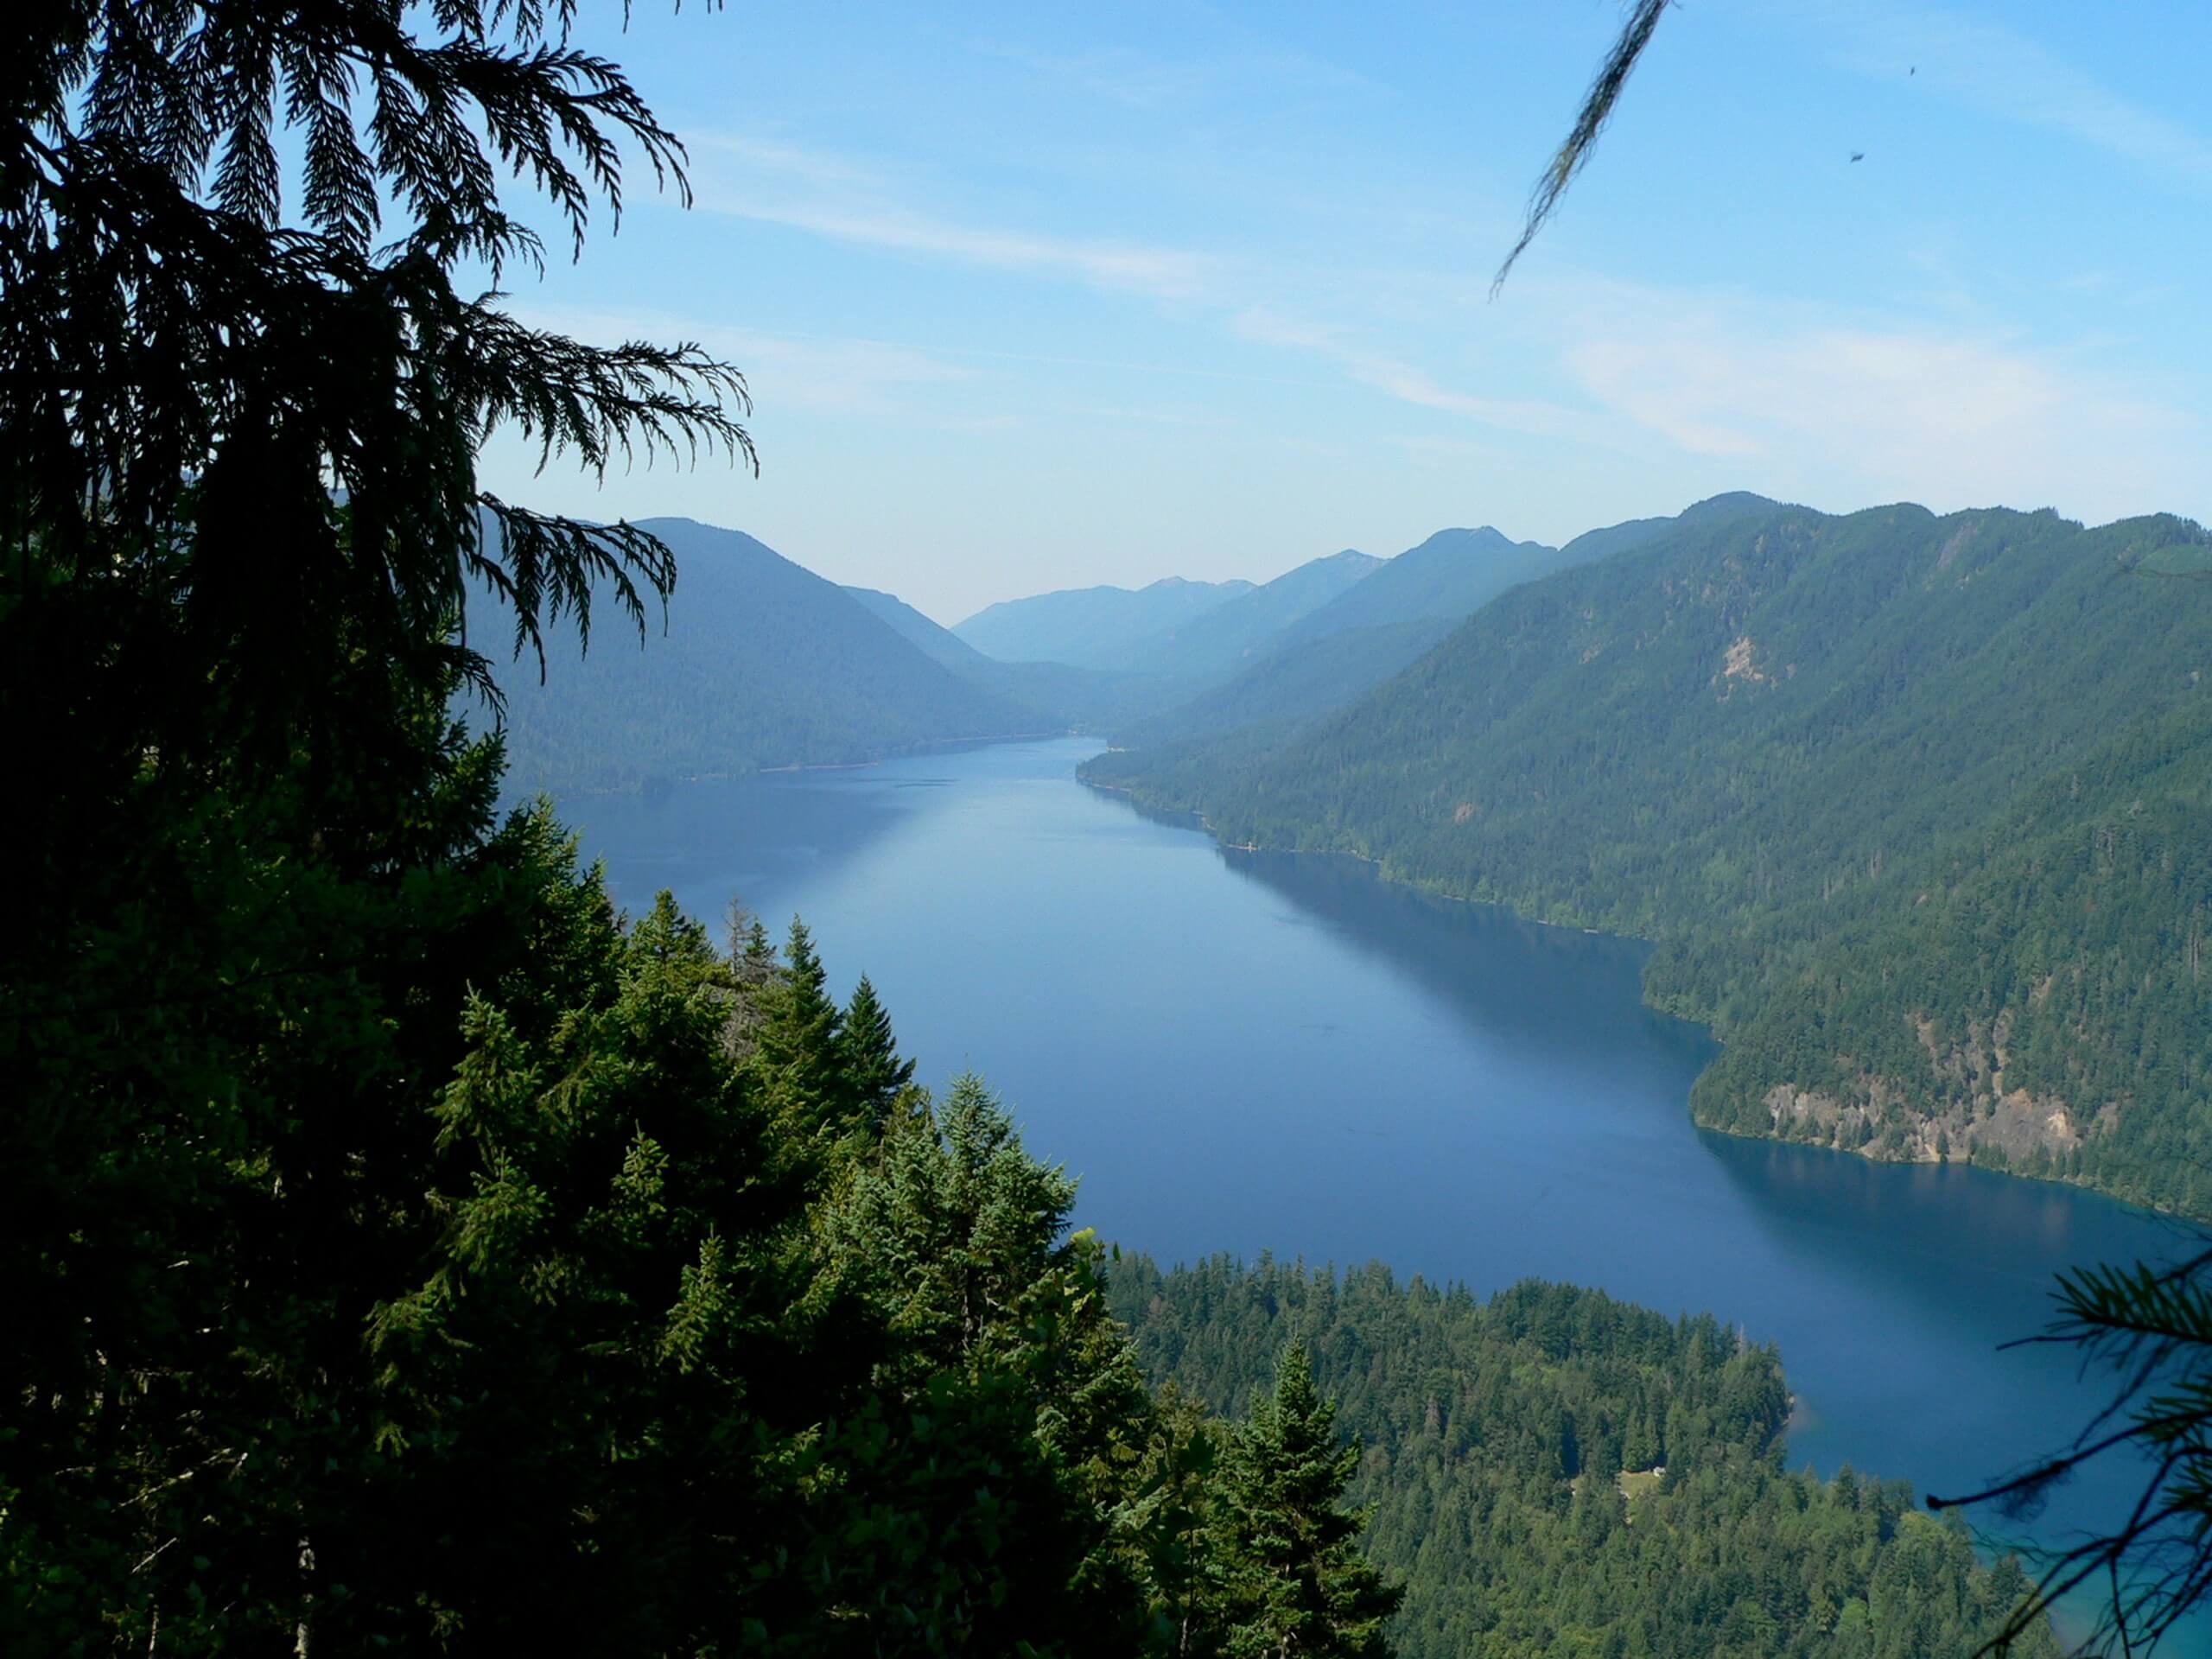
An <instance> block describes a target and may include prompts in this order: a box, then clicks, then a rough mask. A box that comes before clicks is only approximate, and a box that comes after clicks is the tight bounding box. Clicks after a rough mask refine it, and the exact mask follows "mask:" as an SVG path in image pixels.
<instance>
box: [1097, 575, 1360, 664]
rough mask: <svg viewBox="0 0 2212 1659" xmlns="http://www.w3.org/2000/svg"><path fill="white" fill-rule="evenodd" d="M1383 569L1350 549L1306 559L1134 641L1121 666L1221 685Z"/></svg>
mask: <svg viewBox="0 0 2212 1659" xmlns="http://www.w3.org/2000/svg"><path fill="white" fill-rule="evenodd" d="M1384 568H1385V567H1384V562H1383V560H1381V559H1377V558H1373V557H1370V556H1369V555H1367V554H1365V553H1361V552H1357V551H1356V550H1353V549H1351V548H1346V549H1345V550H1344V551H1343V552H1341V553H1332V554H1330V555H1329V556H1327V557H1325V558H1319V559H1308V560H1307V561H1306V563H1304V564H1301V565H1300V566H1299V567H1298V568H1297V569H1294V570H1286V571H1285V572H1283V574H1282V575H1279V576H1277V577H1276V578H1275V579H1274V581H1273V582H1265V583H1262V585H1261V586H1259V587H1257V588H1253V589H1252V590H1251V591H1250V592H1249V593H1247V594H1239V595H1238V596H1237V597H1236V598H1235V599H1232V600H1230V601H1229V602H1228V603H1227V604H1225V605H1217V606H1215V607H1213V608H1212V609H1211V610H1207V611H1204V612H1201V613H1199V614H1198V615H1197V616H1194V617H1192V618H1191V619H1190V620H1188V621H1185V622H1182V623H1179V624H1178V625H1177V626H1173V627H1172V628H1167V629H1164V630H1162V631H1161V632H1158V633H1155V634H1152V635H1149V636H1147V638H1145V639H1139V640H1137V641H1135V643H1134V644H1132V645H1130V646H1129V647H1128V651H1127V652H1126V653H1125V655H1124V657H1123V658H1122V662H1121V664H1119V665H1120V666H1122V667H1124V668H1130V669H1140V670H1142V671H1146V672H1148V673H1154V674H1160V675H1163V676H1166V677H1169V678H1172V679H1176V680H1188V681H1193V682H1199V681H1204V682H1214V681H1219V680H1221V679H1223V678H1224V677H1227V676H1228V675H1230V674H1233V673H1235V672H1236V670H1237V669H1238V667H1240V666H1241V665H1242V664H1244V663H1245V662H1247V661H1249V660H1250V659H1251V658H1253V657H1254V656H1255V654H1264V653H1265V652H1268V650H1270V649H1272V648H1273V646H1274V643H1275V641H1276V639H1277V638H1278V636H1279V635H1281V633H1282V632H1283V630H1284V629H1286V628H1287V627H1289V626H1291V625H1292V624H1293V623H1294V622H1296V621H1297V620H1299V619H1300V618H1301V617H1304V616H1307V615H1310V614H1311V613H1313V612H1314V611H1317V610H1319V609H1321V608H1322V607H1325V606H1326V605H1328V604H1330V603H1331V602H1332V601H1334V600H1336V599H1337V598H1338V597H1339V596H1340V595H1342V594H1344V593H1346V592H1347V591H1349V590H1350V589H1351V588H1354V587H1357V585H1358V584H1359V583H1360V582H1364V581H1365V580H1367V578H1368V577H1370V576H1371V575H1374V574H1375V573H1376V571H1378V570H1381V569H1384Z"/></svg>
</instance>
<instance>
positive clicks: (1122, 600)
mask: <svg viewBox="0 0 2212 1659" xmlns="http://www.w3.org/2000/svg"><path fill="white" fill-rule="evenodd" d="M1252 586H1253V585H1252V583H1250V582H1187V581H1185V579H1184V578H1182V577H1181V576H1162V577H1161V578H1160V580H1159V581H1158V582H1152V583H1150V584H1149V585H1147V586H1146V587H1143V588H1112V587H1100V588H1062V589H1060V590H1058V591H1057V592H1054V593H1049V594H1035V595H1033V597H1030V598H1027V599H1008V600H1001V601H1000V602H999V603H997V604H995V605H990V606H987V607H984V608H983V609H982V610H980V611H978V612H976V614H975V615H973V616H971V617H969V618H968V619H966V620H964V621H961V622H956V623H955V624H953V626H952V632H954V633H955V634H957V635H958V636H959V637H960V638H961V639H963V640H965V641H967V643H968V644H969V645H973V646H974V647H975V648H976V650H977V651H980V652H982V653H983V654H984V655H985V656H986V657H995V658H997V659H998V660H999V661H1001V662H1002V663H1067V664H1071V665H1073V666H1075V667H1077V668H1121V667H1125V666H1127V658H1128V652H1129V650H1130V648H1131V647H1132V646H1134V645H1136V644H1137V642H1139V641H1140V640H1144V639H1151V638H1153V637H1154V636H1156V635H1159V634H1162V633H1167V632H1172V631H1173V630H1174V629H1176V628H1179V627H1180V626H1183V625H1184V624H1185V623H1187V622H1189V621H1191V620H1192V619H1193V618H1196V617H1198V616H1200V615H1203V614H1204V613H1205V612H1207V611H1209V610H1211V609H1212V608H1213V607H1216V606H1217V605H1224V604H1227V603H1228V602H1229V601H1231V600H1233V599H1236V598H1237V597H1238V596H1239V595H1241V594H1249V593H1250V592H1251V591H1252Z"/></svg>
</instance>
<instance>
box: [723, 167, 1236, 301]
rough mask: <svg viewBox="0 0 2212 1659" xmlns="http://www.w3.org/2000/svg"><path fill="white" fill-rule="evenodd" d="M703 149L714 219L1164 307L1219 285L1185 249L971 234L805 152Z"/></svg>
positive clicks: (1013, 233) (1205, 260)
mask: <svg viewBox="0 0 2212 1659" xmlns="http://www.w3.org/2000/svg"><path fill="white" fill-rule="evenodd" d="M698 148H699V149H700V150H701V151H702V153H703V154H706V155H708V156H711V157H713V158H714V159H713V160H712V161H710V162H709V164H708V165H706V166H704V167H702V168H699V169H698V176H697V177H696V179H695V181H694V184H695V188H696V189H697V192H698V204H699V206H700V207H702V208H704V209H706V210H707V211H709V212H711V213H728V214H729V215H731V216H733V217H734V218H739V219H753V220H755V221H757V222H760V223H762V224H769V225H785V226H790V227H791V228H792V229H794V230H801V231H806V232H811V233H812V234H814V235H817V236H822V237H827V238H830V239H832V240H834V241H839V242H844V243H848V244H850V245H855V246H859V247H869V248H880V249H885V250H887V251H893V252H899V253H907V254H915V255H919V256H921V257H925V258H936V259H944V260H950V261H954V262H957V263H960V264H972V265H982V266H987V267H988V268H990V269H993V270H1032V271H1040V272H1045V273H1048V274H1055V275H1059V276H1065V277H1075V278H1077V280H1079V281H1082V282H1084V283H1089V284H1090V285H1091V286H1092V287H1095V288H1100V289H1111V290H1114V291H1116V292H1123V293H1135V294H1141V295H1145V296H1150V297H1152V298H1154V299H1160V300H1173V301H1189V300H1194V299H1198V298H1201V297H1203V296H1205V294H1206V293H1207V292H1209V291H1210V289H1211V288H1212V287H1213V286H1214V285H1215V283H1216V277H1217V264H1218V262H1217V260H1215V259H1214V258H1212V257H1210V256H1208V255H1206V254H1204V253H1198V252H1193V251H1189V250H1186V249H1181V248H1171V247H1160V246H1152V245H1145V244H1142V243H1135V242H1127V241H1118V240H1115V239H1112V238H1077V237H1066V236H1057V235H1050V234H1045V233H1041V232H1033V231H1027V230H1009V229H1003V228H1000V227H996V226H977V225H971V224H963V223H961V222H959V221H957V220H955V219H947V218H944V217H940V216H938V215H935V214H931V213H923V212H921V211H918V209H916V208H914V207H911V206H909V205H907V204H906V203H905V202H903V201H901V200H899V199H898V192H897V191H896V189H895V188H893V186H892V185H891V184H890V183H889V182H888V181H887V180H886V179H884V178H883V177H882V176H881V175H878V174H876V173H874V172H873V171H872V170H870V169H868V168H865V167H862V166H859V165H856V164H855V163H853V162H849V161H848V160H846V159H844V158H842V157H837V156H823V155H821V154H819V153H817V152H815V151H811V150H807V149H801V148H799V147H798V146H796V145H791V144H785V143H760V142H759V141H756V140H751V139H747V138H742V137H731V136H728V135H721V136H715V137H711V138H710V139H709V140H708V141H707V142H706V143H703V144H702V145H700V146H698ZM795 185H796V186H804V187H806V188H804V189H795V188H793V187H794V186H795Z"/></svg>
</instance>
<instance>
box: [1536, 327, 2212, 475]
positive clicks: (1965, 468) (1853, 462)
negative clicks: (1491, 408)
mask: <svg viewBox="0 0 2212 1659" xmlns="http://www.w3.org/2000/svg"><path fill="white" fill-rule="evenodd" d="M1575 334H1576V335H1577V336H1578V337H1577V338H1576V339H1575V340H1574V341H1573V343H1572V344H1571V345H1568V346H1567V348H1566V350H1565V353H1564V355H1565V361H1566V363H1567V366H1568V368H1569V370H1570V371H1571V372H1573V375H1574V376H1575V377H1576V378H1578V379H1579V380H1580V383H1581V384H1582V385H1583V386H1584V387H1585V388H1586V390H1587V391H1589V392H1590V394H1591V395H1592V397H1595V398H1596V399H1597V400H1598V401H1599V403H1600V404H1603V405H1604V406H1605V408H1606V409H1608V410H1611V411H1613V412H1614V413H1616V414H1617V415H1618V416H1623V417H1624V418H1625V419H1627V420H1628V421H1630V422H1632V423H1635V424H1636V425H1637V426H1640V427H1642V428H1643V429H1645V430H1646V431H1648V432H1650V433H1652V434H1655V435H1657V436H1659V437H1660V438H1662V439H1663V440H1665V441H1666V442H1669V443H1670V444H1672V445H1674V446H1675V447H1676V448H1678V449H1680V450H1682V451H1686V452H1688V454H1692V455H1698V456H1705V457H1713V458H1719V459H1723V460H1726V461H1733V462H1737V463H1740V464H1741V465H1742V467H1743V468H1744V470H1745V475H1746V477H1747V479H1751V480H1764V481H1766V482H1767V483H1768V484H1769V485H1770V486H1773V487H1778V488H1789V487H1792V486H1801V485H1802V486H1818V487H1820V488H1821V490H1822V491H1823V493H1829V494H1830V495H1831V496H1832V499H1838V500H1842V501H1859V500H1866V499H1900V498H1909V499H1916V500H1923V501H1926V502H1929V504H1930V505H1962V504H1965V503H1968V502H1990V501H2000V500H2001V501H2008V502H2012V503H2016V504H2019V505H2045V504H2049V505H2057V506H2059V507H2061V508H2062V509H2063V510H2065V511H2067V512H2074V513H2077V514H2080V515H2082V516H2084V517H2088V518H2107V517H2114V516H2118V515H2120V514H2122V513H2126V512H2139V511H2142V510H2144V508H2145V506H2146V505H2148V504H2149V503H2152V502H2154V501H2165V502H2172V501H2173V499H2174V493H2175V490H2176V488H2177V480H2180V479H2182V478H2184V477H2187V476H2189V475H2190V473H2189V467H2190V461H2189V457H2190V455H2191V454H2201V453H2202V445H2203V442H2204V441H2205V438H2206V430H2205V423H2204V420H2203V417H2202V413H2201V412H2200V411H2196V410H2184V409H2179V408H2176V407H2173V406H2171V405H2170V404H2164V403H2161V402H2159V401H2158V400H2156V399H2154V398H2152V397H2149V396H2146V395H2145V394H2143V393H2142V392H2140V391H2137V390H2135V389H2134V388H2133V387H2131V386H2129V385H2126V384H2125V383H2122V382H2120V381H2119V380H2117V379H2115V378H2111V377H2108V376H2106V375H2102V374H2099V373H2096V372H2089V371H2086V370H2082V369H2081V368H2079V367H2077V366H2075V365H2073V364H2071V363H2069V361H2067V360H2066V359H2065V358H2064V357H2063V354H2059V353H2052V352H2049V351H2040V352H2039V351H2036V350H2031V349H2028V348H2026V347H2024V346H2020V345H2019V344H2018V343H2017V342H2015V341H2013V340H2010V339H2007V338H2005V336H2003V335H2001V334H1988V333H1971V332H1963V331H1952V330H1948V329H1944V328H1938V327H1930V326H1928V325H1925V324H1916V323H1911V322H1905V321H1896V320H1889V319H1881V318H1872V319H1868V318H1839V317H1835V316H1833V315H1824V314H1822V313H1821V312H1820V311H1819V310H1817V309H1814V308H1802V307H1794V306H1782V305H1777V304H1774V303H1771V302H1759V301H1757V300H1753V299H1749V298H1742V297H1734V298H1731V297H1720V298H1714V297H1710V296H1695V295H1687V294H1681V293H1665V292H1659V291H1656V290H1648V289H1635V288H1631V287H1625V286H1615V287H1611V288H1610V289H1606V290H1605V292H1604V294H1603V295H1602V297H1601V298H1599V301H1598V302H1597V303H1595V304H1593V305H1592V307H1591V308H1590V309H1589V310H1588V311H1587V312H1586V314H1585V315H1584V316H1583V318H1582V320H1581V321H1580V322H1579V323H1578V324H1577V325H1576V327H1575Z"/></svg>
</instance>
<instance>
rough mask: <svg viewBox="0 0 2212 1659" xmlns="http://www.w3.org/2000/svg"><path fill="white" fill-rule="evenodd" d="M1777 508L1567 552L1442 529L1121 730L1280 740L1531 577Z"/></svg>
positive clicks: (1714, 506) (1661, 528)
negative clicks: (1243, 658)
mask: <svg viewBox="0 0 2212 1659" xmlns="http://www.w3.org/2000/svg"><path fill="white" fill-rule="evenodd" d="M1771 505H1774V504H1773V503H1772V502H1770V501H1767V500H1765V499H1763V498H1761V497H1759V496H1755V495H1724V496H1716V497H1714V498H1713V499H1711V500H1709V501H1702V502H1700V503H1699V504H1698V505H1695V506H1694V507H1692V508H1690V509H1689V510H1688V512H1685V513H1683V514H1682V515H1681V517H1680V518H1637V519H1632V520H1630V522H1628V523H1626V524H1611V525H1608V526H1606V527H1605V528H1604V529H1601V530H1592V531H1586V532H1584V533H1583V534H1582V535H1580V536H1578V537H1575V538H1574V539H1573V541H1571V542H1569V543H1567V545H1566V546H1565V547H1560V548H1552V547H1546V546H1544V545H1542V544H1541V543H1536V542H1518V543H1516V542H1510V541H1508V540H1507V539H1506V538H1505V537H1503V535H1501V534H1499V533H1498V532H1497V531H1495V530H1492V529H1491V528H1489V527H1488V526H1484V528H1483V529H1480V530H1444V531H1438V532H1437V533H1436V534H1435V535H1433V536H1432V537H1429V538H1428V539H1427V540H1426V541H1424V542H1422V543H1421V544H1420V545H1419V546H1418V547H1413V548H1408V550H1406V551H1405V552H1403V553H1401V554H1399V555H1398V556H1397V557H1396V558H1395V559H1392V560H1390V561H1389V563H1387V564H1385V565H1384V566H1383V567H1382V569H1380V570H1378V571H1376V572H1375V573H1374V575H1375V576H1376V580H1374V581H1372V582H1362V583H1361V585H1360V587H1359V588H1358V589H1357V591H1355V592H1351V593H1347V594H1344V595H1343V597H1341V598H1339V599H1338V600H1335V601H1332V602H1331V603H1329V604H1326V605H1323V606H1319V607H1316V608H1315V609H1313V610H1312V611H1309V612H1308V613H1306V614H1305V615H1304V616H1302V617H1300V618H1299V619H1298V620H1296V621H1294V622H1293V623H1292V624H1290V625H1289V626H1286V627H1284V628H1283V629H1282V630H1281V631H1280V632H1277V633H1276V634H1274V636H1272V637H1271V638H1270V639H1268V641H1266V643H1265V644H1264V645H1263V646H1261V647H1258V648H1255V649H1254V650H1253V651H1252V652H1250V653H1249V662H1247V663H1246V664H1244V665H1243V666H1242V667H1241V668H1240V669H1239V670H1238V671H1237V672H1236V674H1235V675H1234V677H1231V678H1230V679H1228V680H1226V681H1224V682H1223V683H1219V684H1217V685H1212V686H1209V687H1207V688H1206V689H1205V690H1202V691H1200V692H1198V694H1197V695H1196V696H1192V697H1190V698H1189V699H1188V700H1187V701H1181V702H1175V703H1173V705H1172V706H1169V707H1166V708H1164V709H1159V710H1157V711H1155V712H1148V713H1147V712H1142V711H1140V712H1139V713H1138V714H1137V715H1135V716H1133V717H1132V718H1130V719H1128V720H1124V721H1121V722H1119V723H1118V724H1116V725H1115V726H1114V727H1113V728H1112V729H1113V733H1114V738H1115V741H1116V742H1117V743H1120V744H1123V745H1126V746H1128V747H1135V748H1154V747H1160V746H1163V745H1166V744H1173V743H1178V742H1184V741H1191V740H1201V741H1219V740H1222V739H1224V738H1227V737H1229V736H1230V734H1236V736H1235V747H1236V748H1237V749H1238V750H1239V751H1249V750H1252V749H1254V748H1255V747H1262V746H1264V744H1265V743H1266V742H1268V741H1280V740H1281V739H1282V738H1283V737H1285V736H1286V735H1287V734H1288V733H1289V732H1291V731H1293V730H1294V729H1295V728H1297V727H1298V726H1299V725H1300V724H1302V723H1303V722H1304V721H1308V720H1311V719H1313V718H1314V717H1315V716H1317V715H1325V714H1330V713H1332V712H1334V711H1335V710H1337V709H1341V708H1344V707H1345V706H1346V705H1348V704H1350V703H1351V702H1355V701H1357V699H1358V698H1359V697H1360V696H1362V695H1363V694H1364V693H1365V692H1367V691H1369V690H1372V689H1373V688H1374V687H1376V686H1377V685H1380V684H1381V683H1383V681H1385V680H1387V679H1389V677H1391V676H1392V675H1394V674H1396V673H1398V672H1399V671H1401V670H1402V669H1404V668H1406V667H1407V666H1408V664H1412V663H1414V662H1415V661H1417V660H1418V659H1419V658H1421V655H1422V653H1424V652H1427V650H1428V649H1429V648H1430V647H1431V646H1433V645H1435V644H1436V643H1437V642H1438V641H1439V640H1440V639H1443V638H1444V637H1445V636H1446V634H1448V633H1450V632H1452V629H1454V628H1455V627H1457V626H1459V624H1460V623H1462V622H1464V621H1465V620H1466V619H1467V618H1468V617H1469V616H1471V614H1473V613H1475V612H1476V611H1477V610H1479V609H1480V608H1481V607H1483V606H1484V605H1486V604H1488V603H1489V602H1490V601H1491V600H1493V599H1495V598H1497V595H1498V594H1502V593H1503V592H1505V591H1506V590H1507V589H1508V588H1512V587H1514V586H1515V585H1516V584H1518V583H1520V582H1531V581H1534V580H1535V578H1537V577H1539V576H1541V575H1548V574H1549V573H1550V572H1552V571H1554V570H1565V569H1570V568H1571V567H1573V566H1574V565H1578V564H1586V563H1590V562H1591V561H1592V560H1593V559H1600V558H1604V557H1606V556H1609V555H1611V554H1613V553H1618V552H1620V551H1622V550H1625V549H1627V548H1630V547H1635V546H1638V545H1640V544H1642V543H1644V542H1647V541H1651V540H1654V539H1656V537H1660V536H1662V535H1664V534H1666V533H1667V532H1668V531H1671V530H1673V529H1675V527H1676V526H1677V525H1678V524H1684V523H1689V522H1693V521H1694V520H1697V519H1700V518H1725V517H1729V516H1732V515H1733V514H1736V513H1738V512H1745V511H1751V510H1754V509H1756V508H1759V507H1769V506H1771ZM1248 728H1249V729H1248Z"/></svg>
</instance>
